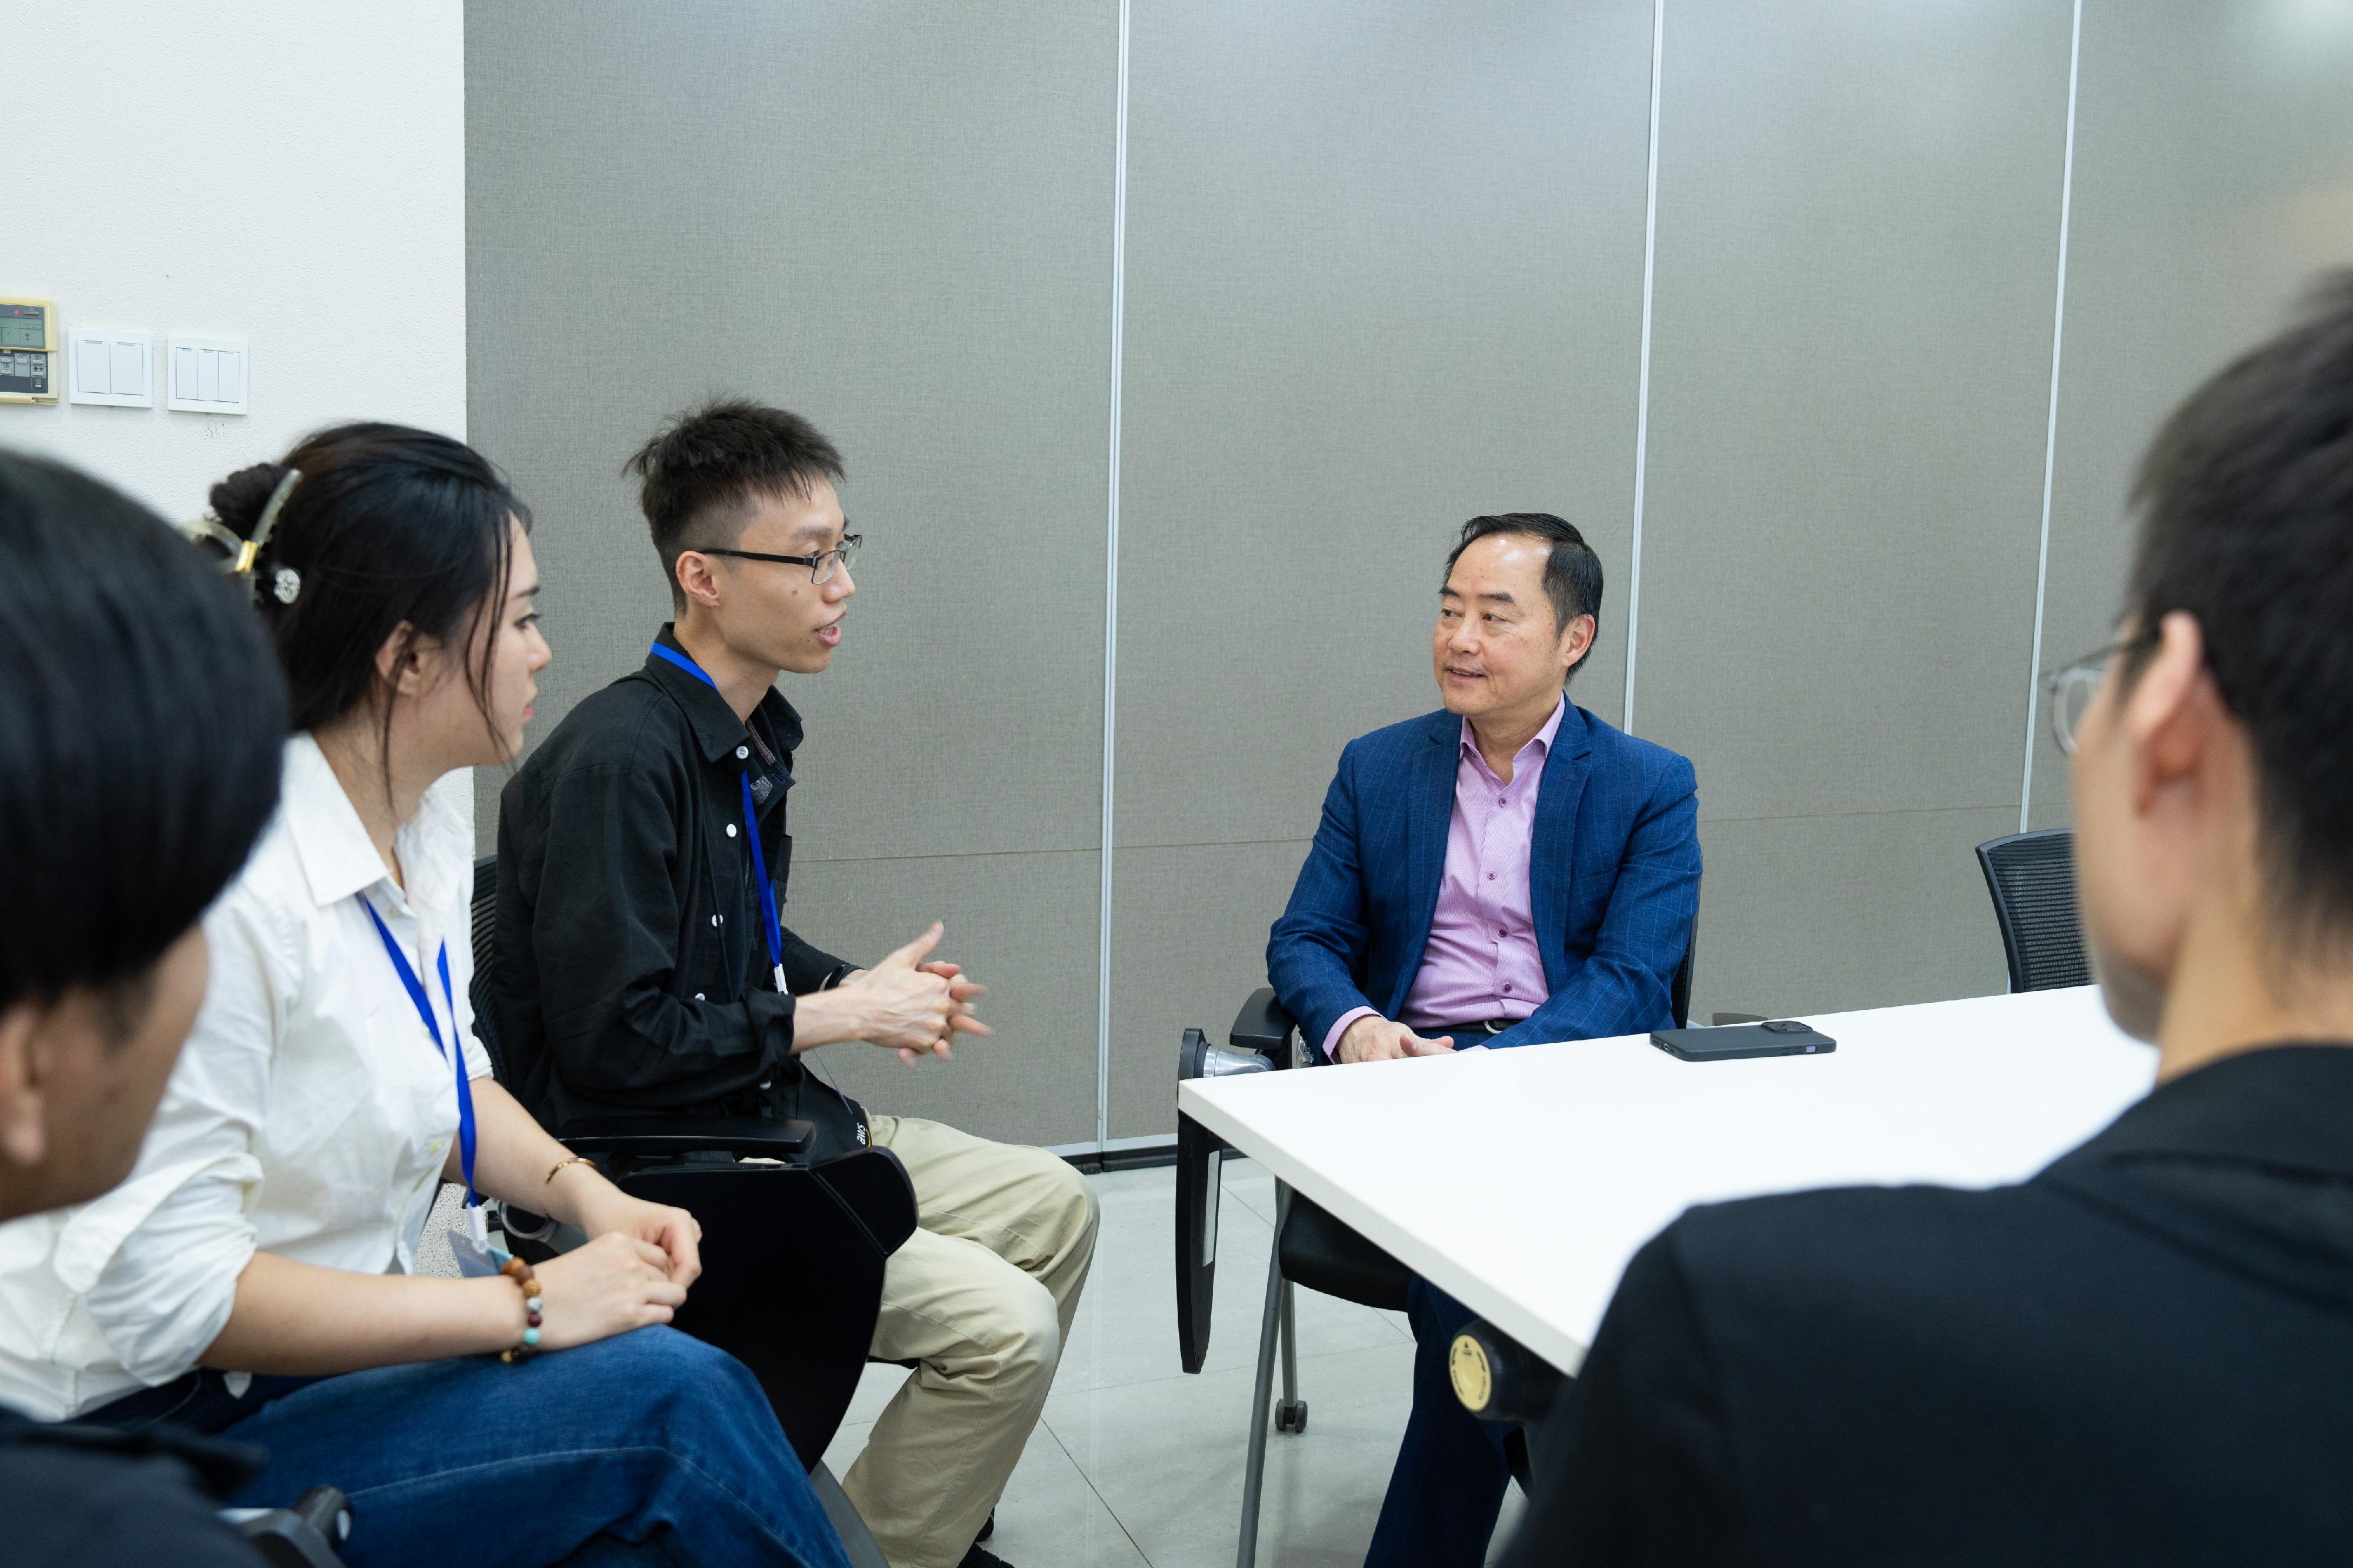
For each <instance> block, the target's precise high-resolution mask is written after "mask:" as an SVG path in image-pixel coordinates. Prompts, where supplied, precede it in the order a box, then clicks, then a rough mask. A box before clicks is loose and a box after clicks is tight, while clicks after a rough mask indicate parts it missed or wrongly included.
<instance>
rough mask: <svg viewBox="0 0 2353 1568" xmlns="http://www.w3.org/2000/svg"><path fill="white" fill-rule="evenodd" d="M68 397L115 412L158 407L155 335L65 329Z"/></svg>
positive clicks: (85, 328)
mask: <svg viewBox="0 0 2353 1568" xmlns="http://www.w3.org/2000/svg"><path fill="white" fill-rule="evenodd" d="M66 376H67V382H66V395H67V396H68V397H70V398H71V399H73V401H75V402H76V403H97V404H103V405H108V406H110V407H114V408H153V407H154V406H155V334H154V333H153V332H142V331H132V330H129V329H123V328H114V327H69V328H67V329H66Z"/></svg>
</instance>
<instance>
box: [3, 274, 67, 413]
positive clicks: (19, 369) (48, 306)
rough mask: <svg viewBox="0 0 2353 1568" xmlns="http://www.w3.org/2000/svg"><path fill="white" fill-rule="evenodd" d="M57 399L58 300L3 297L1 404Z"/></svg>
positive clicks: (46, 401) (48, 401) (45, 401)
mask: <svg viewBox="0 0 2353 1568" xmlns="http://www.w3.org/2000/svg"><path fill="white" fill-rule="evenodd" d="M57 400H58V305H57V301H56V300H36V299H29V298H26V297H24V296H21V295H19V296H16V297H8V296H0V403H55V402H56V401H57Z"/></svg>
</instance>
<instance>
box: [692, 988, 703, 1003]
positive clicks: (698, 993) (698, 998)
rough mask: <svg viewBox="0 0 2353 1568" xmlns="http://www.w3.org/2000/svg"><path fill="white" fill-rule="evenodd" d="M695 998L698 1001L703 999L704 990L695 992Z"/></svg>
mask: <svg viewBox="0 0 2353 1568" xmlns="http://www.w3.org/2000/svg"><path fill="white" fill-rule="evenodd" d="M694 999H695V1000H696V1001H698V1002H700V1001H702V992H700V991H698V992H696V993H695V994H694Z"/></svg>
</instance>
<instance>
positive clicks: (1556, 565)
mask: <svg viewBox="0 0 2353 1568" xmlns="http://www.w3.org/2000/svg"><path fill="white" fill-rule="evenodd" d="M1497 533H1516V534H1521V535H1524V536H1525V537H1527V538H1529V539H1541V540H1544V541H1546V542H1548V543H1549V544H1550V545H1551V546H1552V553H1551V554H1550V555H1548V556H1546V558H1545V573H1544V585H1545V595H1546V597H1547V598H1549V599H1550V600H1552V625H1553V630H1554V631H1555V632H1556V633H1558V632H1560V631H1563V630H1566V629H1567V626H1568V623H1569V622H1571V621H1573V620H1575V619H1577V616H1592V617H1593V639H1594V642H1597V643H1598V642H1599V641H1600V640H1601V557H1599V555H1596V554H1595V553H1593V546H1591V545H1589V544H1588V543H1586V542H1585V535H1583V534H1582V533H1579V532H1578V531H1577V525H1576V524H1575V523H1573V522H1570V521H1567V519H1566V518H1558V517H1555V516H1554V515H1553V514H1552V513H1550V512H1548V511H1499V512H1491V513H1489V514H1488V515H1487V516H1484V517H1474V518H1472V520H1471V521H1468V522H1466V523H1464V524H1463V525H1462V536H1461V538H1460V539H1458V540H1456V541H1455V542H1454V549H1453V551H1452V552H1451V553H1450V554H1449V555H1448V556H1447V557H1446V574H1447V575H1448V576H1449V577H1451V576H1452V575H1453V574H1454V563H1456V562H1457V561H1460V560H1461V559H1462V552H1464V551H1466V550H1468V549H1470V548H1471V546H1472V544H1474V543H1476V542H1478V541H1480V540H1482V539H1485V538H1487V537H1488V536H1489V535H1491V534H1497ZM1592 657H1593V647H1592V644H1589V643H1588V645H1587V646H1586V649H1585V652H1584V653H1582V654H1581V655H1579V656H1578V657H1577V662H1576V663H1575V664H1573V665H1571V666H1569V668H1568V673H1569V674H1570V675H1571V676H1575V675H1576V674H1577V671H1578V670H1580V669H1582V668H1585V661H1586V660H1587V659H1588V658H1592Z"/></svg>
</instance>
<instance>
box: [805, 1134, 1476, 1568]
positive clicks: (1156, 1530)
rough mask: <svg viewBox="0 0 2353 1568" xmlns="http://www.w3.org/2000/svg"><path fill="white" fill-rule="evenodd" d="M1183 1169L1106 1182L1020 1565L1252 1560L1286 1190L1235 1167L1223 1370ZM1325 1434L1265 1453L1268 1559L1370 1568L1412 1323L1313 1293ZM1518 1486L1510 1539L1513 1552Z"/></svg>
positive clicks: (1031, 1458) (1280, 1437) (1311, 1377)
mask: <svg viewBox="0 0 2353 1568" xmlns="http://www.w3.org/2000/svg"><path fill="white" fill-rule="evenodd" d="M1175 1178H1176V1173H1175V1172H1174V1171H1172V1170H1169V1169H1166V1168H1163V1169H1160V1170H1154V1171H1127V1172H1119V1173H1113V1174H1110V1175H1104V1176H1097V1177H1094V1178H1092V1180H1093V1182H1094V1184H1095V1190H1096V1192H1097V1194H1099V1195H1100V1196H1101V1197H1102V1199H1103V1231H1102V1234H1101V1237H1099V1239H1098V1240H1097V1242H1096V1246H1095V1263H1094V1271H1093V1273H1092V1276H1091V1277H1090V1278H1089V1279H1088V1281H1087V1290H1086V1295H1085V1297H1084V1298H1083V1299H1082V1301H1081V1302H1080V1306H1079V1315H1078V1321H1076V1323H1075V1324H1073V1325H1072V1328H1071V1342H1070V1344H1069V1345H1068V1346H1067V1347H1066V1348H1065V1349H1064V1352H1063V1354H1062V1366H1061V1371H1060V1373H1059V1375H1057V1376H1056V1378H1055V1380H1054V1392H1053V1394H1052V1395H1051V1396H1050V1398H1049V1399H1048V1401H1047V1404H1046V1415H1045V1419H1044V1420H1043V1421H1041V1422H1040V1423H1039V1426H1038V1430H1037V1431H1036V1433H1035V1434H1033V1435H1032V1436H1031V1437H1030V1439H1029V1447H1028V1449H1027V1450H1026V1451H1024V1453H1023V1454H1022V1457H1021V1463H1020V1465H1019V1467H1018V1468H1017V1469H1015V1471H1014V1472H1013V1479H1012V1480H1011V1482H1010V1483H1009V1484H1008V1486H1007V1488H1006V1490H1005V1497H1004V1500H1003V1501H1002V1502H1000V1503H999V1504H998V1506H997V1535H996V1537H995V1539H993V1540H992V1541H991V1542H989V1543H988V1544H989V1550H991V1551H993V1552H996V1553H997V1555H999V1556H1001V1557H1003V1558H1004V1559H1005V1560H1006V1561H1007V1562H1008V1563H1011V1564H1012V1565H1013V1568H1135V1565H1138V1564H1149V1565H1150V1568H1216V1565H1220V1564H1226V1563H1232V1562H1233V1561H1234V1547H1235V1536H1236V1531H1237V1529H1238V1528H1239V1526H1240V1520H1241V1490H1242V1461H1243V1457H1244V1448H1245V1444H1246V1441H1247V1426H1246V1423H1247V1421H1248V1420H1249V1416H1250V1383H1251V1378H1252V1374H1253V1373H1254V1370H1255V1367H1256V1362H1257V1355H1258V1321H1259V1312H1260V1310H1261V1306H1262V1305H1263V1302H1264V1300H1265V1290H1266V1264H1267V1251H1268V1248H1269V1247H1271V1245H1272V1241H1273V1227H1272V1223H1271V1216H1272V1215H1273V1212H1274V1183H1273V1181H1272V1179H1271V1177H1269V1176H1268V1175H1267V1174H1266V1173H1264V1172H1263V1171H1261V1170H1260V1169H1259V1168H1258V1167H1257V1166H1256V1165H1254V1164H1251V1163H1247V1162H1233V1163H1229V1164H1228V1165H1227V1167H1226V1178H1225V1179H1226V1200H1227V1201H1226V1202H1225V1204H1224V1205H1223V1208H1224V1215H1223V1219H1222V1222H1221V1224H1220V1226H1219V1247H1218V1298H1217V1310H1216V1317H1215V1320H1214V1327H1213V1328H1212V1330H1211V1332H1210V1337H1209V1354H1208V1363H1207V1365H1206V1366H1205V1367H1204V1368H1203V1370H1202V1372H1201V1373H1199V1374H1198V1375H1197V1376H1190V1377H1188V1376H1187V1375H1186V1374H1185V1373H1184V1371H1183V1370H1182V1368H1181V1367H1180V1366H1179V1364H1178V1362H1177V1356H1176V1279H1175V1271H1174V1270H1175V1263H1174V1258H1175V1251H1176V1238H1175V1198H1174V1193H1175ZM1298 1317H1299V1344H1300V1360H1299V1392H1300V1395H1301V1397H1303V1399H1305V1400H1306V1401H1307V1405H1308V1422H1307V1430H1306V1431H1305V1432H1303V1433H1297V1434H1292V1433H1277V1434H1274V1435H1272V1436H1270V1438H1269V1439H1268V1445H1267V1472H1266V1493H1265V1503H1264V1512H1263V1514H1262V1516H1261V1522H1260V1527H1259V1553H1258V1561H1259V1563H1261V1564H1262V1565H1263V1568H1311V1565H1312V1568H1353V1565H1354V1564H1356V1563H1361V1562H1362V1561H1363V1560H1364V1555H1365V1547H1366V1543H1367V1542H1369V1541H1370V1540H1371V1539H1372V1533H1373V1521H1374V1520H1375V1519H1376V1518H1377V1516H1378V1515H1379V1513H1380V1506H1381V1493H1382V1491H1383V1490H1384V1489H1386V1488H1387V1487H1388V1478H1389V1467H1390V1466H1391V1465H1392V1464H1393V1463H1394V1462H1395V1461H1396V1458H1397V1446H1398V1437H1399V1436H1400V1435H1401V1434H1402V1433H1403V1432H1404V1430H1405V1418H1406V1411H1407V1408H1408V1406H1409V1404H1410V1402H1411V1378H1412V1370H1413V1338H1412V1335H1411V1334H1410V1333H1409V1331H1407V1328H1406V1322H1405V1317H1404V1314H1402V1313H1398V1312H1378V1311H1375V1310H1372V1309H1370V1308H1366V1307H1359V1306H1356V1305H1355V1304H1353V1303H1351V1302H1347V1301H1342V1300H1335V1299H1334V1298H1332V1297H1329V1296H1322V1295H1317V1294H1315V1293H1314V1292H1313V1291H1304V1290H1303V1291H1301V1292H1300V1293H1299V1296H1298ZM905 1376H906V1373H904V1372H903V1371H902V1370H901V1369H900V1368H898V1367H894V1366H873V1367H870V1368H868V1369H867V1374H866V1381H865V1383H864V1384H863V1385H861V1386H860V1389H859V1391H858V1397H857V1399H856V1400H855V1401H854V1402H852V1404H851V1405H850V1408H849V1419H848V1420H847V1421H846V1422H845V1423H844V1424H843V1426H842V1429H841V1432H840V1434H839V1436H836V1437H835V1439H834V1441H833V1446H832V1447H831V1448H829V1449H828V1451H827V1453H826V1458H827V1461H828V1463H829V1464H831V1465H832V1467H833V1469H834V1473H835V1474H836V1475H839V1474H841V1473H842V1472H843V1471H845V1470H847V1469H848V1468H849V1462H850V1460H852V1459H854V1458H857V1456H858V1451H859V1450H860V1448H861V1447H864V1446H865V1442H866V1434H867V1432H868V1430H869V1429H870V1428H871V1426H872V1425H873V1421H874V1417H875V1415H877V1414H878V1413H879V1412H880V1411H881V1408H882V1406H883V1405H884V1404H885V1403H886V1402H887V1401H888V1400H889V1399H890V1397H891V1394H892V1392H893V1391H894V1390H895V1389H896V1388H897V1387H898V1385H899V1383H900V1380H901V1379H902V1378H904V1377H905ZM1519 1509H1520V1497H1519V1492H1518V1489H1516V1488H1514V1489H1513V1490H1512V1492H1511V1494H1510V1495H1509V1497H1508V1498H1507V1499H1506V1500H1505V1502H1504V1520H1503V1522H1502V1524H1501V1525H1500V1526H1499V1527H1498V1528H1497V1530H1496V1532H1495V1540H1496V1544H1497V1548H1498V1550H1500V1548H1501V1545H1502V1543H1503V1542H1505V1541H1507V1540H1509V1539H1510V1533H1511V1526H1512V1523H1513V1521H1514V1520H1515V1519H1516V1518H1517V1517H1518V1513H1519Z"/></svg>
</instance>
